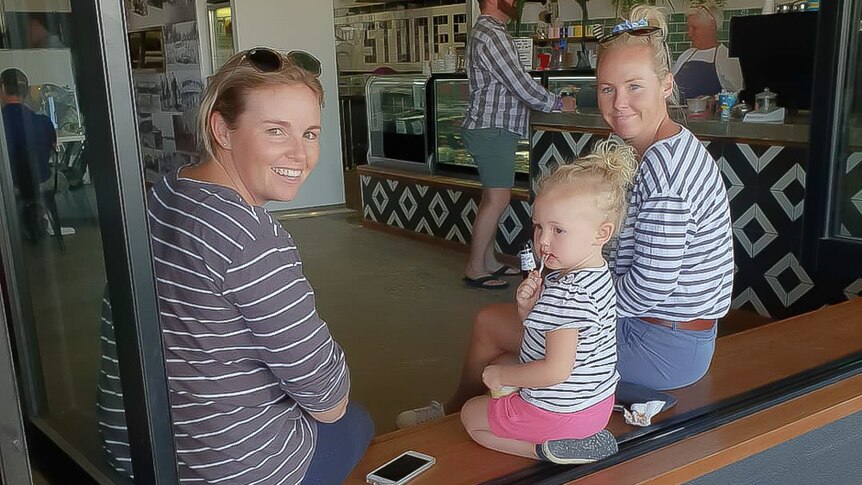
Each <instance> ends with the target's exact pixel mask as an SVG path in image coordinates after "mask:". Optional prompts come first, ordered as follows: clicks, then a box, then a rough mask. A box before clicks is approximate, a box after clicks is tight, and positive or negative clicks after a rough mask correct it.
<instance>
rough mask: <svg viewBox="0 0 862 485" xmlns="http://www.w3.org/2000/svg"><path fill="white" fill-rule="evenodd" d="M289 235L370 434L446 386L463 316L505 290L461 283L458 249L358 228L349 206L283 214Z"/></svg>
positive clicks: (464, 333) (465, 321) (461, 348)
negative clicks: (323, 212)
mask: <svg viewBox="0 0 862 485" xmlns="http://www.w3.org/2000/svg"><path fill="white" fill-rule="evenodd" d="M284 225H285V227H286V228H287V229H288V231H290V232H291V234H293V236H294V239H295V240H296V242H297V244H298V246H299V248H300V251H301V254H302V259H303V262H304V268H305V271H306V273H307V275H308V278H309V280H310V281H311V282H312V284H313V285H314V289H315V292H316V294H317V304H318V308H319V310H320V314H321V315H322V316H323V318H324V319H325V320H326V321H327V323H328V324H329V327H330V330H331V332H332V334H333V335H334V336H335V338H336V339H337V340H338V342H339V343H340V344H341V345H342V347H344V350H345V352H346V353H347V358H348V364H349V366H350V369H351V372H352V379H353V394H352V395H353V399H354V400H355V401H357V402H360V403H362V404H364V405H365V406H366V407H367V408H368V410H369V412H370V413H371V416H372V417H373V419H374V422H375V423H376V425H377V431H378V433H384V432H387V431H391V430H393V429H395V416H396V415H397V413H398V412H399V411H402V410H404V409H407V408H410V407H415V406H417V405H421V404H425V403H427V402H428V401H429V400H431V399H438V400H445V399H446V398H448V397H449V394H450V393H451V392H452V391H453V390H454V388H455V385H456V384H457V379H458V375H459V373H460V370H461V363H462V359H463V357H464V353H465V351H466V345H467V340H468V338H469V332H470V322H471V319H472V316H473V315H474V314H475V312H476V311H477V310H478V309H480V308H482V307H483V306H485V305H487V304H489V303H496V302H501V301H513V300H512V298H513V294H514V290H513V289H509V290H503V291H501V290H496V291H492V290H476V289H468V288H466V287H465V286H464V285H463V283H462V282H461V274H462V269H463V264H464V262H465V260H466V259H465V258H466V254H464V253H460V252H456V251H453V250H451V249H445V248H441V247H438V246H434V245H431V244H427V243H423V242H417V241H414V240H411V239H407V238H403V237H397V236H392V235H389V234H384V233H380V232H377V231H372V230H368V229H365V228H362V227H361V226H360V225H359V217H358V215H356V214H355V213H354V214H353V215H349V216H345V215H341V216H330V217H319V218H314V219H300V220H291V221H286V222H284Z"/></svg>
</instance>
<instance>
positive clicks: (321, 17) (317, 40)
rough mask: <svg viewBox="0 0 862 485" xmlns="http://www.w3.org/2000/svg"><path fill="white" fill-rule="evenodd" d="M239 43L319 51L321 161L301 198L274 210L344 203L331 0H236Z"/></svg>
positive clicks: (236, 25) (281, 204)
mask: <svg viewBox="0 0 862 485" xmlns="http://www.w3.org/2000/svg"><path fill="white" fill-rule="evenodd" d="M233 15H234V20H233V22H234V28H235V29H236V30H235V34H236V39H237V48H238V49H239V50H243V49H249V48H252V47H257V46H269V47H272V48H275V49H279V50H284V51H290V50H294V49H300V50H304V51H307V52H310V53H312V54H314V55H315V56H316V57H317V58H318V59H320V62H321V64H322V65H323V75H322V77H321V82H322V83H323V89H324V90H325V91H326V106H325V107H324V108H323V113H322V120H321V122H322V123H321V124H322V126H323V136H322V138H321V151H320V163H319V164H318V165H317V168H316V169H315V171H314V172H312V174H311V176H310V177H309V178H308V180H307V181H306V182H305V185H304V186H303V187H302V189H301V190H300V192H299V197H297V198H296V200H293V201H291V202H287V203H273V204H271V205H270V206H269V208H270V209H276V210H281V209H299V208H306V207H317V206H324V205H335V204H343V203H344V173H343V171H342V160H341V127H340V124H339V116H338V78H337V74H338V71H337V69H336V67H335V27H334V26H335V17H334V10H333V5H332V0H234V11H233Z"/></svg>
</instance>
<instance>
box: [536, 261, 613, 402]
mask: <svg viewBox="0 0 862 485" xmlns="http://www.w3.org/2000/svg"><path fill="white" fill-rule="evenodd" d="M566 328H575V329H578V349H577V352H576V355H575V365H574V367H573V368H572V373H571V375H570V376H569V378H568V379H566V380H565V381H564V382H562V383H560V384H557V385H555V386H550V387H546V388H523V389H521V397H522V398H523V399H524V400H525V401H527V402H529V403H531V404H533V405H535V406H538V407H539V408H542V409H544V410H547V411H552V412H556V413H573V412H577V411H582V410H584V409H586V408H588V407H590V406H593V405H595V404H598V403H600V402H602V401H603V400H605V399H607V398H608V397H610V396H612V395H613V394H614V391H615V390H616V387H617V381H619V380H620V375H619V373H617V370H616V363H617V333H616V332H617V313H616V294H615V292H614V283H613V278H612V277H611V272H610V269H609V268H608V266H607V265H603V266H602V267H601V268H587V269H582V270H579V271H575V272H572V273H568V274H565V275H562V276H560V272H554V273H551V274H549V275H548V276H547V277H545V284H544V290H543V291H542V295H541V296H540V297H539V300H538V301H537V302H536V305H535V306H534V307H533V310H532V311H531V312H530V313H529V315H527V318H526V320H524V339H523V340H522V341H521V355H520V361H521V363H529V362H534V361H537V360H542V359H544V358H545V339H546V336H547V334H548V332H553V331H556V330H560V329H566Z"/></svg>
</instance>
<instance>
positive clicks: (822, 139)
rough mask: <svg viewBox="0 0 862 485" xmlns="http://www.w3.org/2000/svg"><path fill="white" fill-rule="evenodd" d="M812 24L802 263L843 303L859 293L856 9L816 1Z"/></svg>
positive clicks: (861, 174) (856, 5)
mask: <svg viewBox="0 0 862 485" xmlns="http://www.w3.org/2000/svg"><path fill="white" fill-rule="evenodd" d="M820 22H821V23H820V30H821V33H822V35H821V38H820V39H819V41H818V65H817V66H816V68H817V74H816V76H817V78H816V81H815V87H814V91H815V98H816V100H817V101H816V103H817V106H816V107H815V115H816V116H815V118H814V119H813V120H812V126H816V127H822V128H821V129H817V130H812V145H811V149H812V163H811V164H810V168H809V174H808V177H809V180H808V187H810V188H811V189H812V190H814V193H813V194H812V195H813V197H811V198H809V200H810V201H811V204H809V207H806V212H805V224H806V234H808V235H809V241H807V242H808V245H807V251H806V254H805V256H806V259H807V262H808V263H809V264H811V265H812V266H813V267H815V268H816V272H817V273H818V275H819V277H820V278H821V279H822V280H824V281H828V283H829V284H828V285H826V287H825V288H824V291H827V292H829V295H828V299H830V300H843V299H849V298H855V297H858V296H860V294H862V3H860V2H857V1H852V0H838V1H835V2H824V3H823V10H822V11H821V19H820ZM835 26H837V27H838V28H835ZM815 162H816V163H815Z"/></svg>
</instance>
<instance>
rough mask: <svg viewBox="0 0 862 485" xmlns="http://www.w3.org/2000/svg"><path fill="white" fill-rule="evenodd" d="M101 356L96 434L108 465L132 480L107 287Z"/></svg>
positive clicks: (130, 458) (112, 318) (112, 320)
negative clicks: (97, 432) (97, 429)
mask: <svg viewBox="0 0 862 485" xmlns="http://www.w3.org/2000/svg"><path fill="white" fill-rule="evenodd" d="M99 333H100V337H101V340H102V342H101V347H102V348H101V350H102V358H101V361H102V362H101V365H100V366H99V367H100V369H99V393H98V399H97V401H96V406H97V416H98V417H99V435H100V436H101V438H102V449H104V450H105V458H106V460H107V461H108V464H109V465H111V467H112V468H113V469H114V470H116V471H117V473H119V474H120V475H122V476H124V477H126V478H129V479H130V480H134V478H135V477H134V474H133V473H132V454H131V449H130V448H129V429H128V427H127V426H126V409H125V405H124V403H123V387H122V385H121V384H120V365H119V360H117V338H116V337H115V336H114V317H113V312H112V311H111V299H110V296H109V295H108V286H107V285H105V293H104V296H103V297H102V315H101V325H100V332H99Z"/></svg>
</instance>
